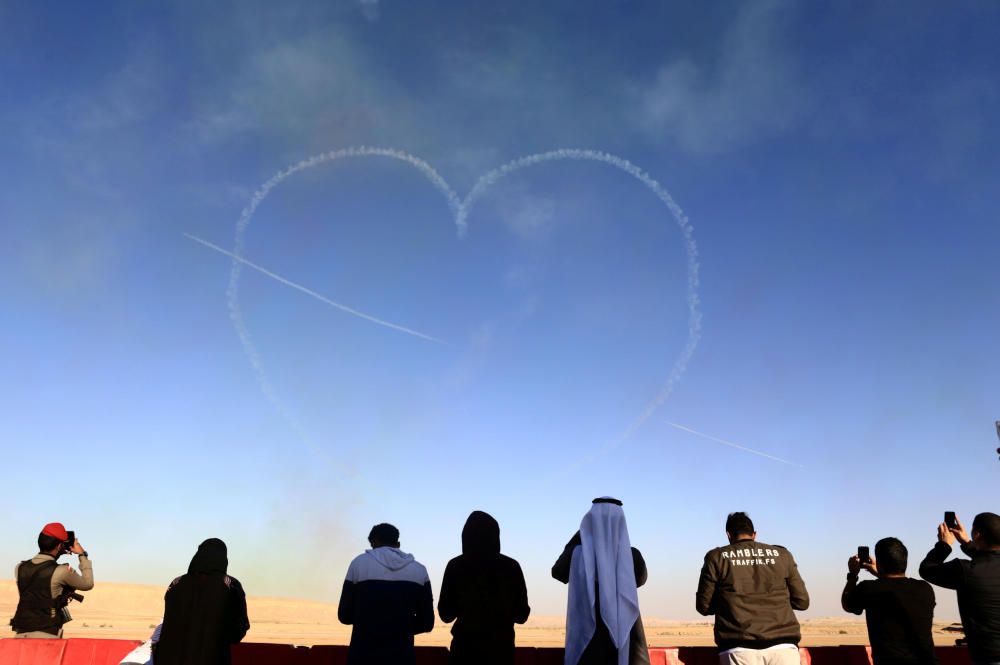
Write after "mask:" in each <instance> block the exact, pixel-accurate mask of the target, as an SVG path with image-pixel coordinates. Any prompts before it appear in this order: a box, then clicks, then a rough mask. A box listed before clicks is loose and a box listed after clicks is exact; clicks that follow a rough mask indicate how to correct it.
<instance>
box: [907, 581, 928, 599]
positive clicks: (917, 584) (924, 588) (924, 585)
mask: <svg viewBox="0 0 1000 665" xmlns="http://www.w3.org/2000/svg"><path fill="white" fill-rule="evenodd" d="M906 583H907V584H908V585H909V586H910V587H911V588H913V589H917V590H918V591H920V592H923V593H929V594H931V595H932V596H933V595H934V587H933V586H931V583H930V582H928V581H927V580H918V579H917V578H915V577H907V578H906Z"/></svg>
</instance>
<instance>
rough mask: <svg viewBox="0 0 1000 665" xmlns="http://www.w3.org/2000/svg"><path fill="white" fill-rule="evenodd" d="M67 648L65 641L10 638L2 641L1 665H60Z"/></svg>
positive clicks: (0, 643) (0, 649) (0, 641)
mask: <svg viewBox="0 0 1000 665" xmlns="http://www.w3.org/2000/svg"><path fill="white" fill-rule="evenodd" d="M65 648H66V641H65V640H31V639H24V638H20V639H19V638H15V637H10V638H7V639H4V640H0V664H2V665H60V663H62V655H63V650H64V649H65ZM116 665H117V664H116Z"/></svg>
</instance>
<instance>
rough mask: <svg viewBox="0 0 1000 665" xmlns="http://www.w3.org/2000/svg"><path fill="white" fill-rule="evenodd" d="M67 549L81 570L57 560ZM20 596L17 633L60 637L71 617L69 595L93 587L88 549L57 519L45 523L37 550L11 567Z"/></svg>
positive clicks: (13, 624) (14, 621) (14, 624)
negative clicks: (68, 608)
mask: <svg viewBox="0 0 1000 665" xmlns="http://www.w3.org/2000/svg"><path fill="white" fill-rule="evenodd" d="M67 552H69V553H72V554H77V555H79V557H80V572H79V573H77V572H76V571H75V570H73V569H72V568H70V566H69V564H65V565H59V564H58V563H57V562H56V560H57V559H58V558H59V557H60V556H62V555H63V554H66V553H67ZM14 578H15V579H16V580H17V591H18V594H19V599H18V603H17V611H16V612H15V613H14V618H13V619H11V620H10V625H11V628H13V629H14V632H15V633H17V635H16V636H17V637H40V638H48V639H52V638H59V637H62V634H63V631H62V627H63V624H64V623H66V622H67V621H69V620H70V616H69V611H68V610H67V609H66V605H67V604H68V603H69V600H70V595H71V594H74V593H76V592H77V591H89V590H90V589H93V588H94V570H93V566H92V565H91V563H90V558H89V557H88V556H87V551H86V550H85V549H83V547H82V546H81V545H80V541H79V540H77V539H76V536H75V535H74V533H73V532H72V531H67V530H66V527H64V526H63V525H62V524H60V523H58V522H52V523H51V524H46V525H45V528H43V529H42V532H41V533H40V534H38V554H37V555H36V556H35V557H34V558H32V559H29V560H28V561H22V562H21V563H19V564H17V567H15V568H14Z"/></svg>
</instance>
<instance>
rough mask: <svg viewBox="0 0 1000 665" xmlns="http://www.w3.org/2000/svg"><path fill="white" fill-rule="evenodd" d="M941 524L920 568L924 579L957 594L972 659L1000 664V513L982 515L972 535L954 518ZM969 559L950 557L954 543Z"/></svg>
mask: <svg viewBox="0 0 1000 665" xmlns="http://www.w3.org/2000/svg"><path fill="white" fill-rule="evenodd" d="M950 521H951V520H949V519H946V520H945V521H944V522H942V523H941V524H939V525H938V532H937V536H938V542H937V543H935V545H934V549H932V550H931V551H930V552H928V553H927V556H926V557H924V560H923V562H922V563H921V564H920V577H922V578H924V579H925V580H927V581H928V582H930V583H931V584H934V585H937V586H939V587H944V588H945V589H954V590H955V591H957V592H958V613H959V615H960V616H961V617H962V627H963V628H965V637H966V638H967V639H968V640H969V656H970V657H971V658H972V662H974V663H976V665H998V664H1000V515H997V514H995V513H979V514H978V515H976V519H974V520H973V521H972V536H971V537H970V536H969V534H968V533H966V531H965V527H964V526H962V522H961V521H960V520H959V519H958V518H957V517H955V518H954V521H953V522H952V524H951V525H949V524H948V522H950ZM956 540H957V541H958V542H959V543H960V544H961V548H962V552H964V553H965V554H966V555H968V556H969V557H970V558H969V559H952V560H951V561H947V560H946V559H947V558H948V557H949V556H951V548H952V545H953V544H954V542H955V541H956Z"/></svg>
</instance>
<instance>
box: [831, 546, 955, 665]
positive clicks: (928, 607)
mask: <svg viewBox="0 0 1000 665" xmlns="http://www.w3.org/2000/svg"><path fill="white" fill-rule="evenodd" d="M907 557H908V553H907V551H906V546H904V545H903V543H902V542H901V541H900V540H899V539H898V538H883V539H882V540H880V541H878V542H877V543H875V558H874V559H873V558H871V556H869V555H868V548H867V547H862V548H859V553H858V555H857V556H852V557H851V558H850V559H849V560H848V562H847V584H846V585H845V586H844V593H843V594H842V595H841V597H840V604H841V606H842V607H843V608H844V610H845V611H847V612H851V613H852V614H861V613H862V612H864V613H865V623H866V624H867V625H868V639H869V641H870V642H871V646H872V661H873V662H874V663H875V665H935V663H937V659H936V658H935V656H934V638H933V636H932V635H931V629H932V625H933V623H934V602H935V601H934V589H932V588H931V585H930V584H928V583H927V582H924V581H923V580H915V579H912V578H909V577H907V576H906V562H907ZM862 568H863V569H865V570H867V571H868V572H869V573H871V574H872V575H874V576H875V577H877V578H878V579H876V580H865V581H864V582H861V583H860V584H859V583H858V573H860V572H861V569H862Z"/></svg>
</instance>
